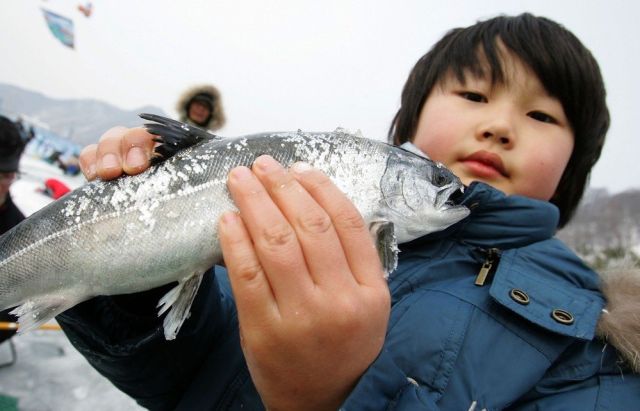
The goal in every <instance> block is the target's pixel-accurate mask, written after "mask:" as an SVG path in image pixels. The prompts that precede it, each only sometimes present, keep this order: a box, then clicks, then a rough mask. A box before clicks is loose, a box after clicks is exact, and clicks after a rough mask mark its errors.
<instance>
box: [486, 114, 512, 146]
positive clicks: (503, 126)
mask: <svg viewBox="0 0 640 411" xmlns="http://www.w3.org/2000/svg"><path fill="white" fill-rule="evenodd" d="M508 117H509V116H508V115H507V114H502V115H496V116H494V117H492V118H491V119H490V120H489V121H487V122H485V123H483V124H482V125H481V126H480V127H479V129H478V133H477V137H478V139H479V140H489V139H491V140H493V142H495V143H497V144H499V145H501V146H502V147H503V148H511V147H512V146H513V143H514V141H515V135H514V130H513V126H512V124H511V121H510V120H509V118H508Z"/></svg>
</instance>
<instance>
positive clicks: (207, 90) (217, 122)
mask: <svg viewBox="0 0 640 411" xmlns="http://www.w3.org/2000/svg"><path fill="white" fill-rule="evenodd" d="M176 110H177V112H178V115H179V118H180V121H182V122H185V123H189V124H193V125H195V126H198V127H201V128H204V129H207V130H209V131H216V130H218V129H220V128H222V126H224V123H225V116H224V109H223V106H222V98H221V96H220V92H219V91H218V89H217V88H216V87H214V86H212V85H197V86H194V87H191V88H189V89H188V90H186V91H185V92H184V93H182V95H181V96H180V98H179V99H178V103H177V104H176Z"/></svg>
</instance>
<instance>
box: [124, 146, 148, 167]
mask: <svg viewBox="0 0 640 411" xmlns="http://www.w3.org/2000/svg"><path fill="white" fill-rule="evenodd" d="M146 163H147V155H146V154H145V152H144V151H143V150H142V149H141V148H140V147H132V148H130V149H129V152H128V153H127V165H128V166H129V167H133V168H137V167H142V166H144V165H145V164H146Z"/></svg>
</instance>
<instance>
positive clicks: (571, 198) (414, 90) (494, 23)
mask: <svg viewBox="0 0 640 411" xmlns="http://www.w3.org/2000/svg"><path fill="white" fill-rule="evenodd" d="M498 39H499V40H500V41H501V42H502V44H504V46H506V49H507V50H508V51H509V52H510V53H512V54H513V55H514V56H516V57H518V58H519V59H520V60H521V61H522V62H523V63H524V64H525V65H527V66H529V67H530V68H531V69H532V70H533V72H534V73H535V74H536V75H537V77H538V78H539V80H540V81H541V83H542V84H543V86H544V88H545V89H546V91H547V92H548V93H549V94H550V95H552V96H553V97H555V98H557V99H558V100H559V101H560V102H561V104H562V107H563V109H564V112H565V114H566V115H567V118H568V120H569V123H570V125H571V129H572V131H573V134H574V139H575V141H574V148H573V153H572V154H571V158H570V159H569V163H568V164H567V167H566V169H565V170H564V173H563V175H562V178H561V179H560V182H559V183H558V187H557V189H556V192H555V194H554V196H553V198H551V200H550V201H551V202H552V203H553V204H555V205H556V206H558V208H559V209H560V221H559V223H558V226H559V227H560V228H561V227H563V226H564V225H565V224H566V223H567V222H568V221H569V219H570V218H571V216H572V215H573V213H574V211H575V209H576V207H577V206H578V203H579V202H580V199H581V198H582V194H583V193H584V189H585V187H586V184H587V179H588V177H589V173H590V171H591V168H592V167H593V165H594V164H595V163H596V161H597V160H598V158H599V157H600V152H601V151H602V146H603V144H604V139H605V135H606V133H607V130H608V128H609V110H608V109H607V105H606V91H605V87H604V82H603V80H602V75H601V74H600V69H599V67H598V63H597V62H596V60H595V59H594V57H593V56H592V55H591V53H590V52H589V50H587V48H586V47H584V45H582V43H581V42H580V40H578V39H577V38H576V37H575V36H574V35H573V34H572V33H571V32H569V31H568V30H567V29H565V28H564V27H563V26H561V25H559V24H558V23H556V22H554V21H551V20H549V19H546V18H544V17H536V16H533V15H531V14H528V13H525V14H521V15H519V16H514V17H509V16H499V17H495V18H493V19H490V20H486V21H482V22H478V23H476V24H474V25H473V26H470V27H467V28H457V29H453V30H451V31H449V32H448V33H447V34H446V35H445V36H444V37H443V38H442V39H441V40H440V41H438V43H436V44H435V46H433V48H432V49H431V50H430V51H429V52H428V53H427V54H425V55H424V56H423V57H422V58H421V59H420V60H418V62H417V63H416V65H415V66H414V67H413V69H412V70H411V73H410V74H409V78H408V79H407V82H406V84H405V86H404V89H403V90H402V97H401V104H400V109H399V110H398V112H397V113H396V115H395V117H394V118H393V121H392V123H391V128H390V129H389V135H388V137H389V141H390V142H392V143H393V144H397V145H399V144H402V143H404V142H406V141H408V140H412V139H413V137H414V135H415V132H416V128H417V125H418V119H419V117H420V113H421V111H422V107H423V105H424V103H425V101H426V99H427V97H428V96H429V94H430V93H431V91H432V89H433V88H434V87H436V86H437V85H438V84H440V82H441V81H442V80H443V79H445V78H446V76H447V75H451V74H453V75H455V76H456V77H457V78H458V80H460V81H462V82H464V78H465V71H469V72H470V73H473V74H474V75H477V76H479V77H483V76H485V75H486V76H487V77H488V78H490V80H491V81H492V82H493V83H494V84H495V83H498V84H499V83H501V82H503V81H504V80H505V73H504V67H503V66H502V62H501V58H500V49H499V47H500V46H499V42H498ZM486 65H488V68H489V70H490V73H485V70H486V69H485V67H486Z"/></svg>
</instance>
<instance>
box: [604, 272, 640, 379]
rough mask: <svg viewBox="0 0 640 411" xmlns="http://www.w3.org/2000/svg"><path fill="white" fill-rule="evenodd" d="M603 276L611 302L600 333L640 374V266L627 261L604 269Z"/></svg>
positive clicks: (609, 301)
mask: <svg viewBox="0 0 640 411" xmlns="http://www.w3.org/2000/svg"><path fill="white" fill-rule="evenodd" d="M600 277H601V278H602V291H603V293H604V296H605V298H606V299H607V304H606V306H605V308H604V309H603V310H602V316H601V317H600V320H599V321H598V329H597V333H598V335H599V336H600V337H602V338H603V339H604V340H605V341H607V342H608V343H610V344H611V345H613V346H614V347H616V349H617V350H618V351H619V352H620V353H621V354H622V355H623V356H624V358H625V359H626V360H627V361H628V362H629V364H630V365H631V367H632V368H633V369H634V371H636V372H639V373H640V268H638V267H637V266H634V264H633V263H632V262H631V261H625V262H624V263H621V264H619V265H617V266H614V267H612V268H609V269H607V270H604V271H603V272H602V273H601V274H600Z"/></svg>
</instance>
